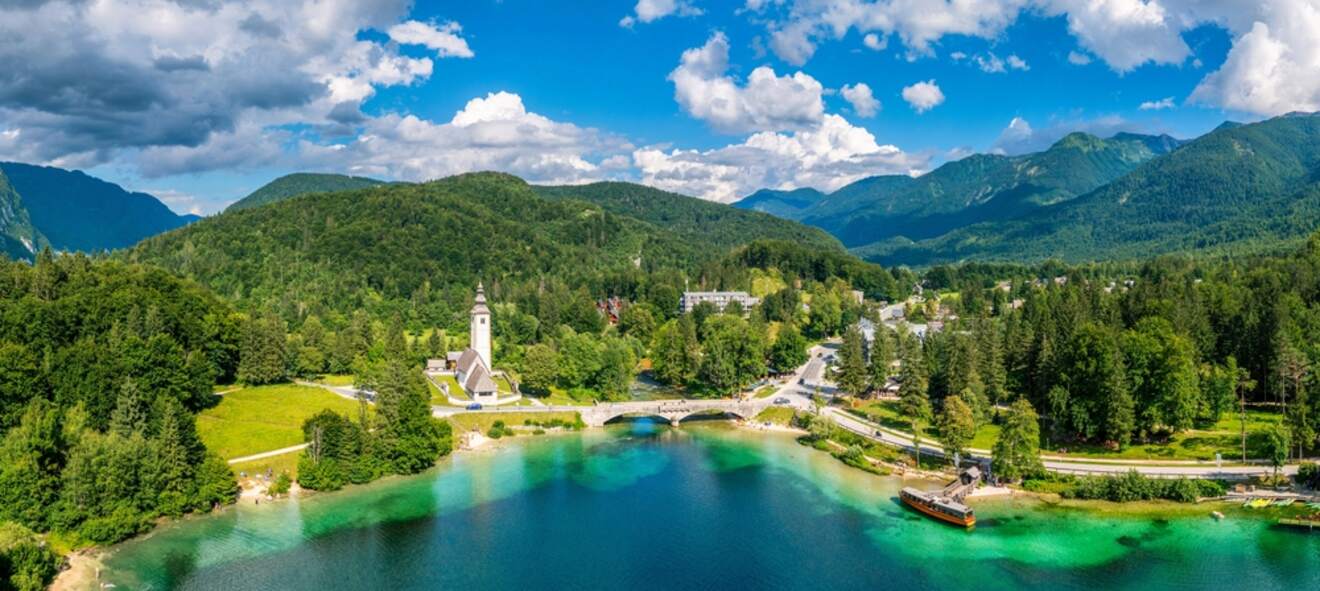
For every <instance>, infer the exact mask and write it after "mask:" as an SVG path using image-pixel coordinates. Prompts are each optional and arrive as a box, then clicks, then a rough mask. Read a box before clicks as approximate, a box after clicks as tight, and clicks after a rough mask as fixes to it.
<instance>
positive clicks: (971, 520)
mask: <svg viewBox="0 0 1320 591" xmlns="http://www.w3.org/2000/svg"><path fill="white" fill-rule="evenodd" d="M899 497H900V498H901V499H902V500H903V503H904V504H906V505H907V506H909V507H912V508H913V509H916V510H917V511H920V512H922V513H924V514H925V515H926V516H927V517H932V518H934V519H937V520H939V521H941V522H943V523H947V524H949V525H956V526H958V527H972V526H974V525H976V515H975V514H969V515H967V516H965V517H958V516H955V515H949V514H947V513H944V512H942V511H939V510H937V509H935V508H934V507H931V506H929V504H928V503H927V502H925V501H924V500H923V499H920V498H918V497H914V496H912V495H909V494H907V493H906V492H905V493H903V494H901V495H899Z"/></svg>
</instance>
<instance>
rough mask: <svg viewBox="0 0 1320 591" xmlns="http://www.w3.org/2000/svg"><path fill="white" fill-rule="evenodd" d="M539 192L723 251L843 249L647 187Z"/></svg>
mask: <svg viewBox="0 0 1320 591" xmlns="http://www.w3.org/2000/svg"><path fill="white" fill-rule="evenodd" d="M534 189H535V191H536V192H537V193H538V194H539V195H541V196H543V197H546V198H548V199H556V200H563V199H571V200H580V201H585V202H588V203H592V204H594V205H596V206H599V207H601V208H602V209H604V210H605V211H608V212H610V213H613V214H616V215H622V216H628V217H631V218H636V219H639V220H642V221H643V222H647V223H650V224H654V225H656V226H659V227H663V228H665V229H667V230H669V231H671V232H674V233H675V234H677V235H678V236H679V237H681V238H682V239H684V240H689V241H693V242H702V243H707V244H711V245H712V246H714V247H716V248H717V249H718V250H719V251H721V252H723V251H727V250H729V249H731V248H733V247H734V246H738V245H740V244H745V243H747V242H749V241H752V240H763V239H764V240H786V241H791V242H795V243H798V244H803V245H805V246H807V247H808V248H811V249H813V250H830V251H835V252H838V251H839V250H840V249H839V243H838V241H837V240H835V239H834V238H832V237H830V235H829V234H826V233H825V232H822V231H820V230H817V229H815V228H812V227H810V226H804V225H801V224H797V223H793V222H789V221H785V220H783V219H780V218H776V217H774V216H771V215H767V214H764V213H760V212H753V211H743V210H740V209H735V208H732V207H728V206H726V205H721V204H718V203H712V202H710V201H706V200H703V199H697V198H695V197H688V196H685V195H679V194H676V193H669V192H666V191H661V190H659V189H654V188H651V187H647V186H644V185H637V184H633V183H620V182H605V183H593V184H589V185H570V186H563V187H535V188H534Z"/></svg>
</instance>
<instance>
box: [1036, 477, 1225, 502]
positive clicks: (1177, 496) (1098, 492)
mask: <svg viewBox="0 0 1320 591" xmlns="http://www.w3.org/2000/svg"><path fill="white" fill-rule="evenodd" d="M1224 490H1225V489H1224V485H1222V484H1220V483H1218V482H1214V481H1211V480H1201V479H1187V478H1178V479H1163V478H1146V477H1145V476H1142V475H1141V473H1140V472H1137V471H1136V470H1132V471H1129V472H1128V473H1127V474H1124V475H1122V476H1098V477H1085V478H1078V479H1077V480H1076V483H1075V484H1074V485H1073V486H1072V487H1070V488H1066V489H1063V490H1062V491H1060V494H1062V495H1063V496H1064V497H1066V498H1070V499H1087V500H1102V501H1114V502H1116V503H1129V502H1132V501H1149V500H1152V499H1163V500H1168V501H1177V502H1179V503H1191V502H1195V501H1196V499H1198V498H1201V497H1218V496H1223V494H1224Z"/></svg>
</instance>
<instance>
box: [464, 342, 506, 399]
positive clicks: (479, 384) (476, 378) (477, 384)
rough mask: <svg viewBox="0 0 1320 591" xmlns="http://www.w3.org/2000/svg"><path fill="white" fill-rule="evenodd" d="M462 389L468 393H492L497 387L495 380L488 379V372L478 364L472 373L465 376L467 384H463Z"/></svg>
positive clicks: (483, 366)
mask: <svg viewBox="0 0 1320 591" xmlns="http://www.w3.org/2000/svg"><path fill="white" fill-rule="evenodd" d="M469 350H471V349H469ZM463 389H464V390H467V391H468V392H494V391H496V390H498V389H499V386H497V385H495V380H492V379H490V372H489V371H488V370H487V369H486V366H485V365H483V364H481V363H478V364H477V366H476V367H475V368H473V370H472V372H471V373H469V374H467V383H465V384H463Z"/></svg>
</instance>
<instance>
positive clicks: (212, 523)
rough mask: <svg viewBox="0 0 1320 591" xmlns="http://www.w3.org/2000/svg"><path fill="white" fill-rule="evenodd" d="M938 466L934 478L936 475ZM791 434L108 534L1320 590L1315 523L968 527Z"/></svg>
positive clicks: (365, 551)
mask: <svg viewBox="0 0 1320 591" xmlns="http://www.w3.org/2000/svg"><path fill="white" fill-rule="evenodd" d="M928 485H931V486H933V484H928ZM901 486H902V481H901V480H899V479H898V478H892V477H876V476H872V475H869V474H866V473H863V472H861V471H858V470H855V469H852V468H848V467H846V466H844V465H843V464H841V463H839V462H838V461H836V460H834V459H833V458H831V457H830V456H828V455H826V454H824V453H821V452H817V451H814V450H811V449H809V448H806V447H804V446H801V445H798V444H797V443H796V442H795V441H794V440H793V438H792V437H791V436H787V435H782V434H765V433H755V432H748V431H742V430H737V429H734V428H732V427H729V426H726V425H692V426H688V425H685V426H684V427H682V428H681V429H670V428H667V427H655V426H653V425H650V424H647V423H636V424H632V425H623V426H616V427H612V428H609V429H597V430H591V431H587V432H584V433H580V434H566V435H554V436H548V437H540V438H520V439H516V440H513V441H510V442H508V443H507V444H505V445H504V446H503V447H502V448H500V449H497V450H491V451H482V452H474V453H463V454H458V455H456V456H454V457H452V458H448V459H446V460H444V461H443V462H441V465H440V466H438V467H437V468H436V469H434V470H431V471H429V472H426V473H424V474H421V475H418V476H413V477H406V478H391V479H387V480H385V481H382V482H379V483H375V484H371V485H368V486H363V487H355V488H352V489H349V490H345V491H341V492H337V493H329V494H318V495H313V496H310V497H307V498H304V499H299V500H293V501H288V502H279V503H269V504H263V505H260V506H253V505H250V504H247V505H242V506H239V507H235V508H232V509H229V510H226V511H224V512H222V513H220V514H217V515H214V516H205V517H200V518H192V519H186V520H183V521H180V522H178V523H174V524H170V525H167V526H164V527H162V528H160V529H158V530H157V531H156V532H155V533H154V534H152V535H150V536H148V537H146V538H142V539H138V540H133V541H130V542H128V543H125V544H123V545H121V546H119V547H117V548H116V549H115V550H114V552H113V553H112V554H111V555H110V556H109V557H108V558H107V559H106V560H105V565H106V569H107V572H106V574H105V576H104V578H105V579H106V580H108V581H111V582H113V583H115V584H116V585H117V586H118V587H119V588H121V589H122V588H128V589H217V590H220V589H223V590H227V591H233V590H236V589H291V590H299V589H308V590H311V589H317V590H323V589H405V590H406V589H459V588H463V589H517V590H522V591H525V590H528V589H602V588H622V589H679V590H682V589H868V590H878V589H904V590H906V589H951V590H952V589H957V590H967V589H976V590H978V591H979V590H982V589H1051V590H1055V589H1085V590H1087V591H1097V590H1104V589H1134V590H1135V589H1160V590H1173V589H1208V588H1240V589H1252V590H1261V589H1320V535H1310V534H1306V533H1304V532H1293V531H1287V530H1282V529H1279V528H1276V527H1274V526H1272V525H1270V524H1269V523H1268V522H1267V521H1265V520H1261V519H1251V518H1246V517H1245V516H1244V515H1243V514H1242V513H1240V512H1237V511H1228V512H1229V519H1227V520H1225V521H1222V522H1216V521H1213V520H1211V519H1210V518H1209V517H1208V513H1209V511H1210V510H1211V508H1210V507H1201V508H1197V509H1196V510H1194V511H1183V512H1182V513H1183V514H1184V516H1183V517H1179V518H1169V519H1154V518H1151V517H1149V516H1144V517H1134V516H1102V515H1100V514H1097V513H1095V512H1093V511H1089V510H1086V511H1084V510H1078V509H1067V508H1058V507H1051V506H1046V505H1044V504H1042V503H1039V502H1037V501H1032V500H1026V499H1015V500H997V501H992V500H987V501H983V502H980V503H979V504H977V505H976V507H977V514H978V525H977V526H976V528H975V530H973V531H970V532H968V531H963V530H960V529H956V528H953V527H949V526H945V525H942V524H939V523H935V522H932V521H931V520H929V519H926V518H923V517H921V516H919V515H917V514H915V513H914V512H912V511H910V510H907V509H905V508H904V507H903V506H901V505H900V504H898V501H897V499H896V495H897V493H898V489H899V488H900V487H901Z"/></svg>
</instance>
